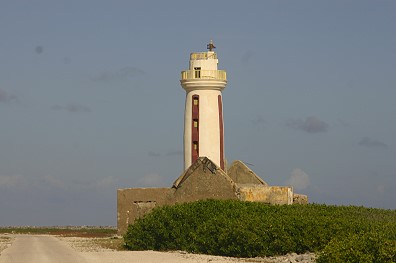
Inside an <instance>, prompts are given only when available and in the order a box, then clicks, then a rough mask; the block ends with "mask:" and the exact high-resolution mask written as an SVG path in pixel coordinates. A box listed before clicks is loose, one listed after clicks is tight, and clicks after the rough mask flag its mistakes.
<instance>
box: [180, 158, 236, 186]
mask: <svg viewBox="0 0 396 263" xmlns="http://www.w3.org/2000/svg"><path fill="white" fill-rule="evenodd" d="M200 167H202V169H203V170H204V171H206V170H208V171H210V172H211V173H212V174H216V173H222V175H223V176H225V177H227V180H229V181H230V182H231V183H233V181H232V179H231V178H230V177H229V176H228V175H227V174H225V172H224V171H223V170H221V168H220V167H218V166H217V165H216V164H215V163H213V162H212V161H211V160H210V159H209V158H207V157H199V158H198V159H197V160H196V161H195V162H194V163H193V164H192V165H191V166H190V167H189V168H188V169H187V170H186V171H184V172H183V173H182V174H181V175H180V176H179V178H177V179H176V181H175V182H174V183H173V187H174V188H178V187H179V186H180V185H181V184H183V182H184V181H185V180H186V179H187V178H188V177H189V176H190V175H192V174H193V173H194V171H195V170H197V169H198V168H200Z"/></svg>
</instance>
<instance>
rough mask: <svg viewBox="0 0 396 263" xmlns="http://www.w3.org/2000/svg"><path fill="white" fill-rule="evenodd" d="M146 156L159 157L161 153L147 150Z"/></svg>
mask: <svg viewBox="0 0 396 263" xmlns="http://www.w3.org/2000/svg"><path fill="white" fill-rule="evenodd" d="M148 156H149V157H160V156H161V154H160V153H157V152H152V151H149V152H148Z"/></svg>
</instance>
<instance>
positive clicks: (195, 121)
mask: <svg viewBox="0 0 396 263" xmlns="http://www.w3.org/2000/svg"><path fill="white" fill-rule="evenodd" d="M193 123H194V128H198V120H197V119H195V120H194V121H193Z"/></svg>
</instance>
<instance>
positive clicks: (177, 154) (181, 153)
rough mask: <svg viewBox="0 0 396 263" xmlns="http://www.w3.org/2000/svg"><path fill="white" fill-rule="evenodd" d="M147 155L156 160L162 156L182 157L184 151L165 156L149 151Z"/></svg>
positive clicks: (172, 152) (168, 153)
mask: <svg viewBox="0 0 396 263" xmlns="http://www.w3.org/2000/svg"><path fill="white" fill-rule="evenodd" d="M147 155H148V156H149V157H154V158H156V157H161V156H182V155H183V151H179V150H175V151H169V152H167V153H165V154H161V153H158V152H153V151H149V152H148V154H147Z"/></svg>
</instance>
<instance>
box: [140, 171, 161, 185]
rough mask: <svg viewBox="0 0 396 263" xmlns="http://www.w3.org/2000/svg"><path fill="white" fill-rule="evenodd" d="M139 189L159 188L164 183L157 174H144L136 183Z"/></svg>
mask: <svg viewBox="0 0 396 263" xmlns="http://www.w3.org/2000/svg"><path fill="white" fill-rule="evenodd" d="M137 183H138V186H140V187H161V186H165V183H164V181H163V179H162V178H161V176H160V175H159V174H146V175H145V176H143V177H142V178H140V179H139V181H138V182H137Z"/></svg>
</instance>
